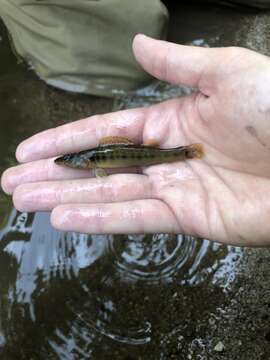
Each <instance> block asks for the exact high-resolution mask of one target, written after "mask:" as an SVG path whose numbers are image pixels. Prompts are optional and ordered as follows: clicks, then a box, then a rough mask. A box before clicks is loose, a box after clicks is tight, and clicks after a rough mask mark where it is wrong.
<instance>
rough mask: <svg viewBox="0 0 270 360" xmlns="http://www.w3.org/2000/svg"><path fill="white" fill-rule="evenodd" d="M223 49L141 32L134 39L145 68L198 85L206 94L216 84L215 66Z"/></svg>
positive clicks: (177, 81)
mask: <svg viewBox="0 0 270 360" xmlns="http://www.w3.org/2000/svg"><path fill="white" fill-rule="evenodd" d="M224 50H225V49H224V48H220V49H217V48H210V49H209V48H202V47H197V46H185V45H177V44H173V43H170V42H167V41H162V40H155V39H152V38H150V37H147V36H145V35H142V34H138V35H136V36H135V38H134V41H133V52H134V55H135V57H136V59H137V61H138V62H139V63H140V64H141V65H142V67H143V68H144V70H146V71H147V72H148V73H150V74H151V75H153V76H155V77H156V78H158V79H160V80H165V81H168V82H170V83H173V84H184V85H190V86H194V87H197V88H199V89H200V90H201V92H203V93H204V94H205V95H210V94H209V93H210V92H212V91H211V90H212V89H213V87H215V74H216V68H217V66H218V65H219V64H220V62H221V61H222V58H223V56H224Z"/></svg>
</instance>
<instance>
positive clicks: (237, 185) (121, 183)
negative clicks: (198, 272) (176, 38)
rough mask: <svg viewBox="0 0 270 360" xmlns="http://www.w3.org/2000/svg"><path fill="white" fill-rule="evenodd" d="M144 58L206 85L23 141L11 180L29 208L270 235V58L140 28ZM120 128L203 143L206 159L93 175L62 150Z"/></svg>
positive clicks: (244, 239)
mask: <svg viewBox="0 0 270 360" xmlns="http://www.w3.org/2000/svg"><path fill="white" fill-rule="evenodd" d="M134 53H135V56H136V58H137V60H138V61H139V62H140V64H141V65H142V66H143V67H144V69H145V70H146V71H148V72H150V73H151V74H152V75H154V76H156V77H157V78H160V79H163V80H167V81H168V82H172V83H182V84H187V85H191V86H195V87H197V88H198V91H197V92H196V93H193V94H192V95H191V96H188V97H184V98H179V99H174V100H170V101H167V102H163V103H160V104H158V105H154V106H151V107H149V108H140V109H132V110H125V111H120V112H115V113H111V114H105V115H99V116H94V117H91V118H88V119H83V120H80V121H78V122H74V123H72V124H67V125H64V126H62V127H59V128H56V129H50V130H48V131H46V132H43V133H40V134H38V135H35V136H34V137H32V138H30V139H28V140H26V141H25V142H23V143H22V144H20V145H19V147H18V149H17V159H18V161H19V162H21V163H23V164H21V165H19V166H17V167H15V168H11V169H8V170H7V171H6V172H5V173H4V175H3V177H2V187H3V189H4V190H5V191H6V192H7V193H9V194H13V201H14V204H15V206H16V207H17V208H18V209H19V210H24V211H35V210H44V211H51V210H52V214H51V221H52V224H53V225H54V226H55V227H56V228H59V229H63V230H74V231H81V232H88V233H142V232H145V233H147V232H148V233H153V232H164V233H169V232H172V233H186V234H193V235H195V236H199V237H204V238H209V239H215V240H218V241H221V242H225V243H234V244H240V245H254V246H255V245H268V244H269V242H270V241H269V232H270V222H269V213H270V198H269V196H268V195H267V194H269V193H270V162H269V155H270V125H269V116H270V95H269V94H270V61H269V59H268V58H267V57H265V56H263V55H260V54H257V53H255V52H252V51H249V50H246V49H240V48H220V49H219V48H215V49H206V48H197V47H196V48H194V47H188V46H181V45H174V44H170V43H167V42H162V41H157V40H152V39H149V38H147V37H144V36H141V35H139V36H137V37H136V38H135V41H134ZM108 135H117V136H124V137H128V138H131V139H132V140H133V141H134V142H135V143H144V142H145V141H147V140H148V139H153V138H154V139H156V140H157V141H158V142H159V143H160V145H161V147H163V148H169V147H177V146H181V145H183V144H192V143H202V144H203V146H204V152H205V156H204V158H203V159H200V160H197V159H191V160H187V161H185V162H176V163H172V164H161V165H154V166H149V167H146V168H145V169H143V172H142V174H132V173H126V171H125V173H124V174H123V173H122V174H114V175H112V176H108V177H106V178H102V179H95V178H91V179H89V171H86V172H85V171H81V172H80V174H78V171H76V170H75V169H65V168H62V167H59V166H57V165H56V164H54V157H56V156H60V155H61V154H66V153H72V152H78V151H81V150H85V149H88V148H92V147H95V146H97V145H98V141H99V139H100V138H102V137H104V136H108Z"/></svg>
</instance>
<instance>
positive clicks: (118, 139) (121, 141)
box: [99, 136, 134, 146]
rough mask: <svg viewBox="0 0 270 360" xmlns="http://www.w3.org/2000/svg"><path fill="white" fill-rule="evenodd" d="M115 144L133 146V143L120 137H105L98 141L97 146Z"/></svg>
mask: <svg viewBox="0 0 270 360" xmlns="http://www.w3.org/2000/svg"><path fill="white" fill-rule="evenodd" d="M116 144H126V145H133V144H134V142H133V141H131V140H129V139H128V138H125V137H122V136H105V137H103V138H101V139H100V140H99V146H105V145H116Z"/></svg>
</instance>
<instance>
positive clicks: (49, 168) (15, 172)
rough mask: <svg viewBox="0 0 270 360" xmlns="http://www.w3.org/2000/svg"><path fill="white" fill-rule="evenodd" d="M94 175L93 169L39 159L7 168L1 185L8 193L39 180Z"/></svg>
mask: <svg viewBox="0 0 270 360" xmlns="http://www.w3.org/2000/svg"><path fill="white" fill-rule="evenodd" d="M92 176H93V172H92V171H91V170H76V169H72V168H68V167H64V166H59V165H57V164H55V163H54V159H48V160H38V161H34V162H32V163H29V164H22V165H18V166H14V167H11V168H9V169H7V170H6V171H5V172H4V173H3V175H2V178H1V187H2V189H3V191H4V192H5V193H7V194H12V193H13V191H14V189H15V188H16V187H17V186H18V185H21V184H25V183H32V182H38V181H50V180H64V179H76V178H89V177H92Z"/></svg>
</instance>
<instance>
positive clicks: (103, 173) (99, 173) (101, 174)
mask: <svg viewBox="0 0 270 360" xmlns="http://www.w3.org/2000/svg"><path fill="white" fill-rule="evenodd" d="M94 171H95V176H96V177H97V178H100V177H105V176H107V173H106V171H105V170H104V169H102V168H95V170H94Z"/></svg>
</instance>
